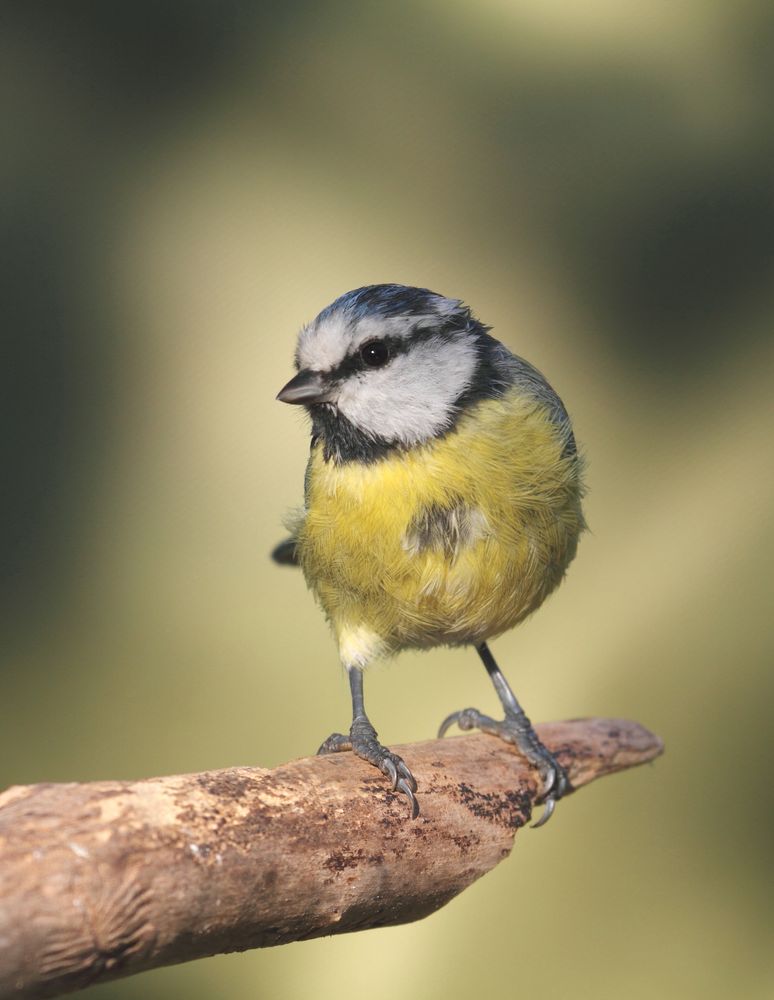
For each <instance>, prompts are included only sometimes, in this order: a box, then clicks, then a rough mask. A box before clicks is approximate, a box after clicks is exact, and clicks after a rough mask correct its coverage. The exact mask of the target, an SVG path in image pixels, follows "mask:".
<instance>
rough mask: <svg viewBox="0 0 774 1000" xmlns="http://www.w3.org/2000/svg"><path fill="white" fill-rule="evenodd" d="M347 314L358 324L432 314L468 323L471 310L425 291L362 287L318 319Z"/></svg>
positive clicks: (379, 286)
mask: <svg viewBox="0 0 774 1000" xmlns="http://www.w3.org/2000/svg"><path fill="white" fill-rule="evenodd" d="M340 312H342V313H346V314H347V315H348V316H349V317H351V319H353V320H355V321H357V320H360V319H364V318H365V317H374V316H378V317H384V318H391V317H395V316H427V315H433V314H434V313H435V314H437V315H439V316H443V317H444V318H446V319H450V318H451V317H453V316H457V317H459V318H460V319H468V318H469V317H470V310H469V309H468V308H467V306H465V305H463V303H462V302H460V301H459V299H447V298H446V297H445V296H443V295H438V293H437V292H431V291H430V289H428V288H413V287H412V286H410V285H365V286H364V287H363V288H355V289H353V290H352V291H351V292H345V293H344V295H341V296H339V298H338V299H336V301H335V302H332V303H331V304H330V305H329V306H326V308H325V309H323V311H322V312H321V313H320V315H319V316H318V317H317V319H318V321H319V320H325V319H328V318H329V317H331V316H333V315H335V314H336V313H340Z"/></svg>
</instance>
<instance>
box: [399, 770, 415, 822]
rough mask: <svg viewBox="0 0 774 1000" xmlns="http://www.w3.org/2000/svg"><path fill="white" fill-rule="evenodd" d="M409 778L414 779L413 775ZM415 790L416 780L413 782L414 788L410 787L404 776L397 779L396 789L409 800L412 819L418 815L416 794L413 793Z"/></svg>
mask: <svg viewBox="0 0 774 1000" xmlns="http://www.w3.org/2000/svg"><path fill="white" fill-rule="evenodd" d="M411 780H412V781H414V779H413V777H412V779H411ZM415 790H416V782H414V788H413V789H412V788H411V786H410V785H409V784H408V782H407V781H406V779H405V778H401V779H400V780H399V781H398V784H397V787H396V791H399V792H403V794H404V795H405V796H406V798H407V799H408V800H409V804H410V806H411V818H412V819H416V818H417V816H418V815H419V803H418V802H417V800H416V796H415V795H414V791H415Z"/></svg>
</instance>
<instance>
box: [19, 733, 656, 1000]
mask: <svg viewBox="0 0 774 1000" xmlns="http://www.w3.org/2000/svg"><path fill="white" fill-rule="evenodd" d="M538 732H539V733H540V736H541V739H542V740H543V741H544V742H545V743H546V745H547V746H548V747H549V748H551V749H552V750H553V751H554V753H555V754H556V756H557V757H558V759H559V760H560V761H561V762H562V763H563V764H564V765H565V767H566V768H567V770H568V772H569V776H570V780H571V781H572V783H573V785H574V786H575V787H576V788H578V787H580V786H581V785H585V784H587V783H588V782H590V781H592V780H593V779H594V778H598V777H600V776H602V775H605V774H611V773H612V772H614V771H620V770H622V769H623V768H627V767H633V766H634V765H636V764H642V763H644V762H645V761H649V760H652V759H653V758H654V757H656V756H658V754H660V753H661V751H662V749H663V747H662V744H661V741H660V740H659V739H658V738H657V737H656V736H653V735H652V734H651V733H649V732H648V731H647V730H646V729H643V728H642V727H641V726H639V725H638V724H637V723H634V722H627V721H623V720H618V719H587V720H575V721H572V722H557V723H550V724H545V725H542V726H539V727H538ZM396 750H397V751H398V752H399V753H401V754H402V755H403V756H404V757H405V758H406V760H407V761H408V762H409V763H410V765H411V768H412V770H413V772H414V774H415V776H416V778H417V781H418V783H419V796H420V799H419V801H420V806H421V813H420V816H419V818H418V819H417V820H414V821H412V820H410V819H409V817H408V807H407V803H406V800H405V798H403V797H402V796H399V795H396V794H394V793H392V792H391V791H390V790H389V786H387V785H386V782H385V779H384V778H383V777H382V776H381V775H380V774H379V773H378V772H377V771H376V770H375V769H373V768H372V767H370V766H369V765H367V764H365V763H363V762H362V761H360V760H358V759H356V758H355V757H354V756H353V755H352V754H346V753H345V754H339V755H336V756H332V757H312V758H307V759H304V760H296V761H292V762H291V763H289V764H285V765H283V766H281V767H278V768H275V769H274V770H273V771H268V770H263V769H261V768H255V767H235V768H229V769H228V770H223V771H209V772H205V773H204V774H187V775H177V776H174V777H168V778H152V779H150V780H146V781H136V782H128V781H98V782H92V783H89V784H40V785H30V786H26V787H15V788H10V789H8V790H7V791H6V792H5V793H3V794H2V795H0V997H2V998H5V997H44V996H54V995H56V994H60V993H65V992H69V991H71V990H76V989H79V988H82V987H84V986H87V985H90V984H92V983H95V982H102V981H104V980H107V979H112V978H116V977H118V976H126V975H130V974H132V973H135V972H139V971H141V970H143V969H150V968H154V967H157V966H162V965H170V964H173V963H175V962H185V961H188V960H190V959H194V958H201V957H202V956H205V955H214V954H217V953H219V952H228V951H239V950H244V949H246V948H260V947H265V946H268V945H275V944H282V943H284V942H287V941H297V940H302V939H306V938H311V937H317V936H319V935H322V934H336V933H342V932H344V931H353V930H361V929H364V928H368V927H382V926H385V925H388V924H398V923H404V922H408V921H411V920H418V919H419V918H420V917H424V916H426V915H427V914H429V913H432V912H433V911H434V910H437V909H438V908H439V907H441V906H443V905H444V903H447V902H448V901H449V900H450V899H452V897H454V896H456V895H457V893H459V892H461V891H462V890H463V889H464V888H466V886H468V885H470V884H471V882H473V881H474V880H475V879H477V878H479V877H480V876H481V875H483V874H484V873H485V872H487V871H489V869H491V868H493V867H494V866H495V865H496V864H497V863H498V861H501V860H502V859H503V858H505V857H507V855H508V854H509V853H510V850H511V847H512V846H513V838H514V835H515V833H516V831H517V830H518V829H519V828H520V827H521V826H523V825H524V824H525V823H526V822H528V820H529V818H530V814H531V809H532V803H533V801H534V799H535V796H536V794H537V791H538V790H537V787H536V782H535V775H534V773H533V772H532V771H531V770H530V769H529V768H528V767H527V766H526V765H525V763H524V762H523V760H522V758H521V757H519V756H518V754H516V753H515V752H514V751H513V750H512V749H511V748H509V747H508V746H507V745H506V744H504V743H501V742H500V741H499V740H497V739H495V738H493V737H490V736H484V735H481V734H476V735H470V736H462V737H457V738H453V739H445V740H433V741H430V742H427V743H418V744H413V745H411V746H406V747H396ZM564 808H566V807H564ZM562 812H563V807H562V806H561V805H560V806H559V808H558V809H557V816H556V817H554V819H553V820H552V824H554V825H555V826H560V825H561V823H562ZM534 835H535V836H541V835H543V834H539V833H536V834H534Z"/></svg>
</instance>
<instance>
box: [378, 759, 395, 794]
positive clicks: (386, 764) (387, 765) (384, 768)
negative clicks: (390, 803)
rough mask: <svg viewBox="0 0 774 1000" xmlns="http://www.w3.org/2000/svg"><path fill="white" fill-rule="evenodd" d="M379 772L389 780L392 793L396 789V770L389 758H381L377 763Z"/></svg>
mask: <svg viewBox="0 0 774 1000" xmlns="http://www.w3.org/2000/svg"><path fill="white" fill-rule="evenodd" d="M379 770H380V771H381V772H382V773H383V774H386V775H387V777H388V778H389V779H390V781H391V782H392V790H393V792H394V791H395V789H396V788H397V787H398V769H397V767H396V766H395V763H394V762H393V761H392V760H391V759H390V758H389V757H382V759H381V760H380V761H379Z"/></svg>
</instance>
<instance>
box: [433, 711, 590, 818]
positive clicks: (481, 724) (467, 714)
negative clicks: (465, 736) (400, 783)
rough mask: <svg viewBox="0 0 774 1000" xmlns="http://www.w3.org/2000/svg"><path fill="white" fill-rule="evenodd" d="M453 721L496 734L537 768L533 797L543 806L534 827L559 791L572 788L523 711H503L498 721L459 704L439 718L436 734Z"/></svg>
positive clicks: (547, 812) (548, 814)
mask: <svg viewBox="0 0 774 1000" xmlns="http://www.w3.org/2000/svg"><path fill="white" fill-rule="evenodd" d="M455 722H456V723H457V725H458V726H459V727H460V729H465V730H468V729H480V730H481V731H482V732H484V733H490V734H491V735H492V736H499V737H500V739H501V740H505V741H506V742H507V743H512V744H513V745H514V746H516V747H517V748H518V750H519V752H520V753H521V754H522V755H523V756H524V757H526V759H527V760H528V761H529V763H530V764H532V766H533V767H536V768H537V770H538V771H539V772H540V777H541V778H542V781H543V790H542V791H541V793H540V796H539V798H537V799H536V800H535V801H536V802H538V803H539V804H540V805H542V806H543V815H542V816H541V817H540V819H539V820H538V821H537V822H536V823H533V824H532V825H533V827H538V826H543V824H544V823H547V822H548V821H549V819H551V816H552V815H553V812H554V809H555V808H556V803H557V802H558V801H559V799H561V798H562V796H563V795H566V794H567V793H568V792H570V791H572V785H571V784H570V781H569V778H568V777H567V773H566V771H565V770H564V768H563V767H562V765H561V764H560V763H559V761H558V760H557V759H556V757H554V755H553V754H552V753H551V751H550V750H549V749H548V748H547V747H545V746H544V745H543V744H542V743H541V742H540V739H539V737H538V735H537V733H536V732H535V730H534V729H533V728H532V724H531V722H530V721H529V719H528V718H527V717H526V716H525V715H523V714H521V715H515V714H511V713H509V712H506V715H505V718H504V719H502V720H501V721H498V720H497V719H492V718H490V717H489V716H488V715H484V714H483V713H482V712H479V710H478V709H477V708H463V709H462V710H461V711H459V712H452V714H451V715H448V716H447V717H446V718H445V719H444V720H443V722H442V723H441V728H440V729H439V730H438V736H439V737H441V736H443V735H444V733H445V732H446V731H447V729H449V728H450V727H451V726H453V725H454V723H455Z"/></svg>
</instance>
